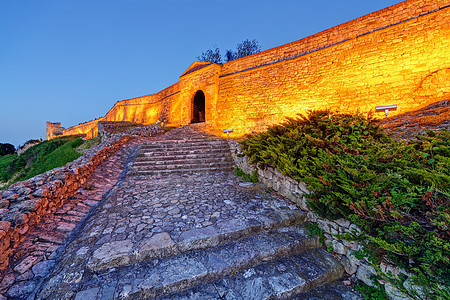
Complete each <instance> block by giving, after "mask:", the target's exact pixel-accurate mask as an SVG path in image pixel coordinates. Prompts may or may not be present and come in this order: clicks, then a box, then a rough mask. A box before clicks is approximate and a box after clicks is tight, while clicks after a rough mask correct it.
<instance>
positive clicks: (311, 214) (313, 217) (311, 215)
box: [307, 211, 319, 223]
mask: <svg viewBox="0 0 450 300" xmlns="http://www.w3.org/2000/svg"><path fill="white" fill-rule="evenodd" d="M307 216H308V220H309V221H311V222H314V223H315V222H317V218H318V217H319V216H318V215H317V214H316V213H314V212H313V211H309V212H308V215H307Z"/></svg>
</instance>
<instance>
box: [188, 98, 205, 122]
mask: <svg viewBox="0 0 450 300" xmlns="http://www.w3.org/2000/svg"><path fill="white" fill-rule="evenodd" d="M193 104H194V105H193V108H192V121H191V123H202V122H205V94H203V92H202V91H197V93H195V96H194V103H193Z"/></svg>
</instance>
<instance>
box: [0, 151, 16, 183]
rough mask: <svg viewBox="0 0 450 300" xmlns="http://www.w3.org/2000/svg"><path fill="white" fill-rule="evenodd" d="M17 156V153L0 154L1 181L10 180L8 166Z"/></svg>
mask: <svg viewBox="0 0 450 300" xmlns="http://www.w3.org/2000/svg"><path fill="white" fill-rule="evenodd" d="M16 158H17V154H10V155H4V156H0V181H1V182H5V181H8V178H9V173H8V166H9V165H10V164H11V163H12V162H13V161H14V160H15V159H16Z"/></svg>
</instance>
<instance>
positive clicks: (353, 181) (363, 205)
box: [242, 111, 450, 297]
mask: <svg viewBox="0 0 450 300" xmlns="http://www.w3.org/2000/svg"><path fill="white" fill-rule="evenodd" d="M449 137H450V132H449V131H443V132H441V133H439V134H435V133H432V132H429V133H428V135H427V136H420V137H418V138H417V140H414V141H408V142H405V141H393V140H392V139H391V138H390V137H389V135H388V134H387V133H386V132H384V131H383V129H382V128H381V127H379V126H378V124H377V122H376V121H375V120H373V119H371V118H364V117H362V116H360V115H347V114H337V113H332V112H329V111H314V112H310V113H309V115H308V116H306V117H298V118H296V119H287V121H286V122H285V123H283V124H281V125H276V126H273V127H271V128H269V129H268V131H267V132H264V133H261V134H256V135H251V136H248V137H247V138H246V139H245V140H244V141H243V142H242V149H243V152H244V154H245V155H247V156H248V157H249V158H250V159H251V162H252V163H259V164H260V166H262V167H264V166H265V165H271V166H273V167H276V168H277V169H278V170H279V171H280V172H281V173H283V174H285V175H287V176H290V177H292V178H294V179H297V180H299V181H303V182H306V183H308V185H309V189H310V190H311V191H313V193H312V194H310V195H307V197H308V198H309V199H308V204H309V206H310V207H311V208H312V209H313V210H314V211H315V212H316V213H318V214H319V215H320V216H322V217H326V218H329V219H336V218H340V217H344V218H346V219H348V220H350V221H352V222H353V223H355V224H356V225H358V226H359V227H361V229H362V230H363V233H364V238H365V239H366V240H368V241H369V242H368V245H367V249H368V250H370V251H372V252H373V253H374V254H373V256H374V257H377V258H378V261H377V262H380V261H381V260H382V259H384V260H387V261H390V262H393V263H395V264H397V265H399V266H400V267H402V268H406V269H408V270H409V271H410V272H412V273H413V274H414V276H413V277H414V279H415V280H416V282H421V284H422V285H426V286H429V287H431V289H432V290H433V292H434V296H433V297H439V295H443V294H442V293H444V292H448V289H449V286H450V271H449V261H450V242H449V240H450V231H449V224H450V205H449V202H450V201H449V198H450V197H449V195H450V171H449V165H450V145H449ZM377 262H375V263H377ZM438 287H439V288H438ZM446 289H447V291H445V290H446ZM442 290H444V292H442ZM441 292H442V293H441ZM440 293H441V294H440Z"/></svg>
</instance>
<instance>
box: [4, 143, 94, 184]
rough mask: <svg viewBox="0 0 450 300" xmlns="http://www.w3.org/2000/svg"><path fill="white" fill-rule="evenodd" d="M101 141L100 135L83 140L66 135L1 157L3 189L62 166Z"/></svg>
mask: <svg viewBox="0 0 450 300" xmlns="http://www.w3.org/2000/svg"><path fill="white" fill-rule="evenodd" d="M99 143H100V140H99V138H98V137H96V138H93V139H89V140H86V141H83V140H82V139H81V138H80V137H78V136H64V137H59V138H55V139H52V140H49V141H44V142H42V143H39V144H37V145H35V146H33V147H31V148H29V149H27V151H25V152H24V153H23V154H22V155H20V156H17V155H15V154H14V155H8V156H6V157H0V181H1V182H2V184H3V189H5V188H7V187H8V186H9V185H11V184H13V183H15V182H18V181H23V180H27V179H29V178H31V177H33V176H36V175H39V174H42V173H44V172H46V171H48V170H51V169H54V168H57V167H61V166H63V165H65V164H66V163H68V162H71V161H73V160H75V159H77V158H78V157H80V156H81V155H82V154H83V150H84V149H88V148H91V147H94V146H96V145H98V144H99Z"/></svg>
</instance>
